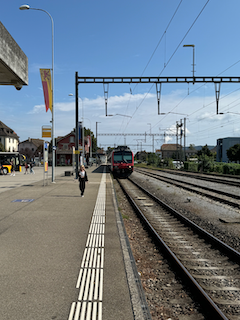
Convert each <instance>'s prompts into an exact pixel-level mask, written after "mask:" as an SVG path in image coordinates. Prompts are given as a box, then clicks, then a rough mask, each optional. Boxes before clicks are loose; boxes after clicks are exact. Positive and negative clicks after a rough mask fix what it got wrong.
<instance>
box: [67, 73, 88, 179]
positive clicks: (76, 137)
mask: <svg viewBox="0 0 240 320" xmlns="http://www.w3.org/2000/svg"><path fill="white" fill-rule="evenodd" d="M77 95H78V85H77V77H76V95H75V101H76V107H75V113H76V116H75V118H76V119H75V121H76V128H75V131H76V133H75V162H76V179H78V176H77V175H78V173H77V172H78V164H79V156H78V154H79V150H78V149H79V146H78V144H79V122H78V99H81V101H82V164H84V151H85V150H84V124H83V120H84V117H83V100H82V98H81V97H78V96H77ZM68 96H69V97H74V95H73V94H72V93H69V94H68Z"/></svg>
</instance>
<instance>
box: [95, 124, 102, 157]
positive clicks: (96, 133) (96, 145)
mask: <svg viewBox="0 0 240 320" xmlns="http://www.w3.org/2000/svg"><path fill="white" fill-rule="evenodd" d="M98 123H101V122H96V153H97V124H98Z"/></svg>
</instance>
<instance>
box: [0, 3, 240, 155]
mask: <svg viewBox="0 0 240 320" xmlns="http://www.w3.org/2000/svg"><path fill="white" fill-rule="evenodd" d="M23 4H28V5H29V6H30V7H32V8H38V9H43V10H45V11H47V12H48V13H49V14H50V15H51V16H52V18H53V22H54V122H55V125H54V131H55V137H58V136H64V135H66V134H68V133H69V132H71V130H73V128H74V127H75V73H76V72H78V76H79V77H85V76H86V77H95V76H99V77H140V76H142V77H145V76H146V77H147V76H148V77H156V76H162V77H167V76H169V77H170V76H179V77H180V76H188V77H191V76H192V75H193V47H183V45H186V44H187V45H189V44H194V46H195V47H194V49H195V50H194V73H195V76H199V77H200V76H220V75H221V76H238V75H239V74H240V19H239V12H240V1H239V0H229V1H227V0H198V1H192V0H171V1H169V0H168V1H167V0H148V1H147V0H145V1H144V0H122V1H114V0H102V1H99V0H88V1H86V0H85V1H83V0H68V1H63V0H41V1H40V0H33V1H30V0H29V1H28V2H22V1H19V0H10V1H2V3H1V10H0V17H1V22H2V23H3V25H4V26H5V28H6V29H7V30H8V32H9V33H10V34H11V36H12V37H13V38H14V39H15V41H16V42H17V44H18V45H19V46H20V47H21V49H22V50H23V52H24V53H25V54H26V56H27V57H28V81H29V83H28V86H24V87H23V88H22V89H21V90H20V91H17V90H16V89H15V87H13V86H0V120H1V121H2V122H3V123H5V124H6V125H7V126H8V127H10V128H12V129H13V130H14V131H15V132H16V133H17V135H18V136H19V138H20V141H24V140H26V139H28V137H30V138H35V139H36V138H39V139H41V138H42V126H46V125H50V124H51V123H50V121H51V118H52V115H51V112H50V110H49V111H48V112H46V110H45V104H44V96H43V90H42V84H41V78H40V72H39V69H40V68H52V31H51V27H52V25H51V20H50V18H49V16H48V15H47V14H46V13H44V12H41V11H36V10H25V11H21V10H19V7H20V6H21V5H23ZM78 90H79V121H82V119H83V122H84V126H85V127H86V128H89V129H91V130H92V131H93V133H94V135H96V123H98V124H97V132H98V146H100V147H103V148H107V147H108V146H114V145H116V146H117V145H123V144H126V145H128V146H129V147H130V148H131V149H132V150H133V151H134V152H137V151H139V150H140V149H142V150H146V151H148V152H149V151H153V150H155V149H159V148H160V147H161V145H162V144H163V143H176V123H177V122H178V123H180V122H181V121H184V120H183V119H184V118H185V119H186V145H187V146H189V145H190V144H194V145H196V146H199V145H206V144H207V145H209V146H214V145H216V143H217V139H219V138H225V137H240V126H239V122H240V83H222V84H221V87H220V100H219V113H223V114H217V113H216V97H215V86H214V83H207V84H204V83H195V84H192V83H189V84H188V83H182V84H180V83H171V84H162V87H161V98H160V113H165V114H164V115H160V114H158V104H157V92H156V87H155V85H154V84H149V83H144V84H110V85H109V88H108V101H107V114H108V115H113V116H106V110H105V95H104V90H106V88H105V89H104V87H103V85H102V84H79V85H78ZM145 133H146V136H144V135H143V134H145ZM103 134H109V135H103ZM110 134H111V135H110ZM123 134H124V135H123ZM128 134H132V135H128ZM133 134H135V135H133ZM138 134H141V135H138ZM151 134H156V135H155V136H154V145H153V139H152V136H151ZM157 134H158V135H157ZM179 142H180V141H179ZM182 143H183V142H182Z"/></svg>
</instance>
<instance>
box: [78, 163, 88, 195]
mask: <svg viewBox="0 0 240 320" xmlns="http://www.w3.org/2000/svg"><path fill="white" fill-rule="evenodd" d="M78 180H79V189H80V191H81V197H84V191H85V186H86V181H88V177H87V172H86V170H85V167H84V165H81V166H80V171H79V173H78Z"/></svg>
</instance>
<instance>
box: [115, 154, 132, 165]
mask: <svg viewBox="0 0 240 320" xmlns="http://www.w3.org/2000/svg"><path fill="white" fill-rule="evenodd" d="M114 162H127V163H131V162H132V153H131V152H126V151H125V152H114Z"/></svg>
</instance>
